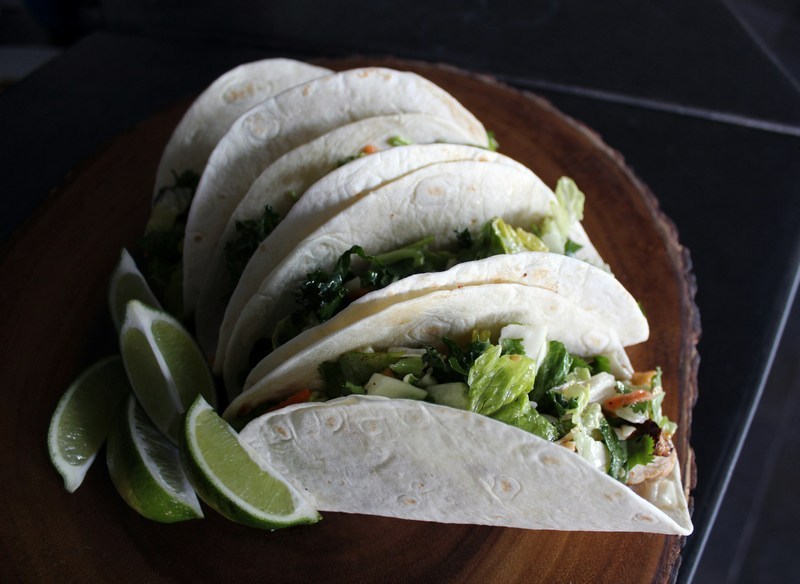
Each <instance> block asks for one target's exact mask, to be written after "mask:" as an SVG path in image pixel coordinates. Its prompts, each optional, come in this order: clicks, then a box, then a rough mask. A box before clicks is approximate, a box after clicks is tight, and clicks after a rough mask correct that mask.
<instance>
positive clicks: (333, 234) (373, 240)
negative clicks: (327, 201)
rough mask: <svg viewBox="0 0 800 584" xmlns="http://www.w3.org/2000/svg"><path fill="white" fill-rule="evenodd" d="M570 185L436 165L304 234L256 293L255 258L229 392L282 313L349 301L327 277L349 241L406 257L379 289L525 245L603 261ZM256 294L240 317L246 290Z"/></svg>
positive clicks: (324, 312)
mask: <svg viewBox="0 0 800 584" xmlns="http://www.w3.org/2000/svg"><path fill="white" fill-rule="evenodd" d="M562 184H563V185H564V186H563V187H562V188H561V189H559V192H560V194H561V195H562V196H561V200H559V198H557V197H556V196H555V195H554V194H553V192H552V191H551V190H550V189H549V188H548V187H547V186H546V185H545V184H544V183H543V182H542V181H541V180H540V179H539V178H538V177H536V175H534V174H533V173H532V172H530V171H529V170H527V169H520V168H519V167H515V166H510V165H506V164H500V163H497V162H475V161H454V162H444V163H438V164H431V165H428V166H425V167H423V168H420V169H418V170H416V171H413V172H410V173H408V174H406V175H404V176H402V177H401V178H399V179H397V180H395V181H392V182H390V183H388V184H386V185H384V186H382V187H380V188H378V189H375V190H374V191H372V192H370V193H369V194H368V195H367V196H364V197H363V198H361V199H359V200H358V201H356V202H354V203H352V204H351V205H350V206H349V207H347V208H345V209H344V210H342V211H340V212H339V213H338V214H337V215H335V216H334V217H333V218H331V219H330V220H328V221H327V222H326V223H324V224H323V225H322V226H320V227H319V228H317V229H316V230H314V231H313V232H312V233H310V234H309V235H307V236H305V238H304V239H303V240H302V241H301V242H299V243H297V244H296V246H295V247H294V249H293V250H292V251H291V253H289V254H288V255H286V256H285V257H284V258H283V259H282V260H281V261H280V263H279V264H277V265H275V264H274V263H273V265H275V267H274V268H273V269H272V270H271V271H269V273H268V275H267V276H266V277H265V278H264V279H263V280H262V281H261V282H260V283H259V284H258V289H257V290H256V292H255V293H254V294H253V293H251V292H250V290H251V289H252V288H249V289H248V288H245V286H247V285H248V283H249V282H251V281H254V279H253V278H251V277H250V275H249V273H250V272H251V271H253V270H258V269H259V268H258V263H257V262H258V261H261V260H257V258H256V257H255V256H254V257H253V258H252V259H251V261H250V263H249V264H248V266H247V268H246V269H245V272H244V274H243V275H242V278H241V279H240V282H239V285H238V286H237V289H236V290H235V291H234V294H233V296H232V298H231V301H230V303H229V305H228V309H227V312H226V315H225V319H224V321H223V325H222V327H221V329H220V338H219V344H218V347H217V358H216V360H215V364H214V366H215V370H217V371H219V370H222V371H223V374H224V379H225V384H226V387H227V388H228V391H229V395H235V394H236V393H237V390H238V388H239V387H241V378H240V377H241V372H242V371H244V370H245V369H246V368H247V364H248V361H249V360H250V358H251V357H250V356H251V353H252V351H253V348H254V346H255V345H256V343H257V342H258V341H259V339H263V338H271V337H273V336H274V333H275V332H276V326H277V325H278V323H279V321H280V320H281V319H282V318H283V317H285V316H286V315H289V314H293V312H294V311H295V310H296V309H297V308H298V306H297V304H296V299H297V298H298V297H299V296H306V297H307V298H306V300H307V302H305V306H303V305H301V306H300V307H299V308H301V309H305V310H304V312H305V313H306V314H309V315H311V313H312V312H314V313H317V314H318V316H320V317H321V319H325V318H329V317H330V316H331V313H332V312H335V311H336V310H337V307H338V306H342V305H343V303H342V302H341V300H343V299H342V298H340V296H341V293H342V292H343V290H342V288H341V286H340V287H338V288H337V290H336V291H335V294H334V298H333V300H334V302H333V304H334V306H331V305H330V304H331V303H330V302H328V299H327V297H328V296H330V295H331V293H332V291H331V290H330V285H329V284H328V283H327V280H331V279H333V280H334V281H335V280H337V279H338V280H340V281H341V280H342V279H343V278H344V276H346V275H347V271H348V270H347V269H346V268H347V267H348V266H349V262H350V259H349V256H348V254H349V253H350V251H349V250H351V246H358V247H357V248H356V249H355V250H354V251H355V252H356V254H357V255H360V256H362V257H364V256H366V255H367V254H369V255H370V256H371V257H372V258H375V259H376V263H378V264H381V265H385V264H391V263H392V261H393V259H392V258H394V259H397V260H403V261H401V262H399V265H400V266H402V267H404V268H405V270H396V269H394V267H390V268H388V271H387V270H384V271H383V272H382V273H381V276H380V277H379V278H376V279H375V280H376V281H375V282H373V284H374V285H373V286H370V287H371V288H376V287H383V286H385V285H386V284H388V283H390V280H392V279H399V278H402V277H404V276H405V275H409V274H410V273H414V272H415V271H416V272H422V271H441V270H442V269H445V268H446V267H449V264H450V263H452V262H458V261H466V260H470V259H478V258H479V257H485V256H487V255H493V254H497V253H509V252H513V251H522V250H526V249H527V250H534V251H537V250H548V249H549V250H551V251H558V252H560V253H565V252H568V251H569V252H570V253H572V252H573V251H574V253H575V255H576V257H579V258H581V259H586V260H588V261H591V262H594V263H597V264H602V259H601V258H600V256H599V255H598V254H597V252H596V250H595V249H594V247H593V246H592V244H591V242H590V241H589V238H588V237H587V236H586V233H585V232H584V231H583V229H582V227H581V226H580V223H579V219H580V218H581V217H582V202H583V195H582V193H580V192H579V191H578V190H577V188H574V183H571V182H565V183H562ZM290 215H291V214H290ZM291 225H292V224H290V223H289V221H288V217H287V220H286V221H284V222H283V223H282V224H281V225H280V226H279V228H278V229H276V230H275V231H274V232H273V234H272V235H271V236H270V237H269V238H267V239H266V240H265V241H264V243H263V244H262V246H263V247H264V249H265V251H266V252H268V250H269V249H270V244H271V241H276V242H277V241H280V238H281V237H283V236H284V234H285V233H287V232H290V231H291V229H292V228H291ZM532 231H536V232H538V233H539V234H540V235H541V238H540V237H539V236H537V235H536V234H534V233H532ZM459 248H461V249H459ZM440 250H441V251H442V252H444V253H438V252H439V251H440ZM266 255H268V253H267V254H262V255H261V257H262V258H264V257H265V256H266ZM343 256H344V257H343ZM406 258H410V259H411V261H405V260H406ZM356 259H359V258H356ZM266 261H268V262H269V261H270V260H269V259H266ZM315 270H318V271H316V272H315ZM265 271H266V270H264V271H260V273H264V272H265ZM378 280H379V281H378ZM368 289H369V288H368ZM243 290H246V294H243V293H242V291H243ZM317 292H319V293H317ZM248 295H249V296H250V298H249V299H248V300H247V301H246V304H244V307H243V308H241V309H240V310H241V312H240V313H239V314H238V315H237V313H236V310H237V309H239V307H240V306H242V304H241V298H242V297H245V298H246V297H247V296H248ZM336 295H338V296H336ZM313 324H314V323H313V322H308V323H306V324H305V325H301V326H300V328H301V329H302V328H307V327H308V326H313ZM284 328H286V327H284ZM292 328H296V327H292Z"/></svg>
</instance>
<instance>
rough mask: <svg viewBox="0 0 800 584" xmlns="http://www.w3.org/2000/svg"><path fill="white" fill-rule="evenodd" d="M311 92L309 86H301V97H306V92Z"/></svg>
mask: <svg viewBox="0 0 800 584" xmlns="http://www.w3.org/2000/svg"><path fill="white" fill-rule="evenodd" d="M309 93H311V87H309V86H308V85H304V86H303V97H308V94H309Z"/></svg>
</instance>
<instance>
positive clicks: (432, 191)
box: [428, 185, 444, 195]
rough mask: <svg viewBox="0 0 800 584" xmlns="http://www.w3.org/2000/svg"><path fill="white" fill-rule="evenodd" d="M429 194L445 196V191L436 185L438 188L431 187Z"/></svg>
mask: <svg viewBox="0 0 800 584" xmlns="http://www.w3.org/2000/svg"><path fill="white" fill-rule="evenodd" d="M428 194H429V195H443V194H444V189H443V188H442V187H440V186H439V185H436V186H433V187H430V188H429V189H428Z"/></svg>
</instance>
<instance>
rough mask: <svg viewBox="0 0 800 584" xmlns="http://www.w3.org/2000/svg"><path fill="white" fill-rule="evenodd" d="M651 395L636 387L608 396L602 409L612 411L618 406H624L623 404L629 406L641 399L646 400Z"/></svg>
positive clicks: (651, 395)
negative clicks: (632, 389)
mask: <svg viewBox="0 0 800 584" xmlns="http://www.w3.org/2000/svg"><path fill="white" fill-rule="evenodd" d="M651 397H653V394H652V393H650V392H649V391H647V390H644V389H637V390H635V391H632V392H630V393H623V394H620V395H615V396H613V397H610V398H608V399H607V400H605V401H604V402H603V409H604V410H607V411H609V412H614V411H616V410H618V409H619V408H624V407H625V406H630V405H633V404H635V403H639V402H641V401H647V400H649V399H650V398H651Z"/></svg>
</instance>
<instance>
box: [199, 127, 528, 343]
mask: <svg viewBox="0 0 800 584" xmlns="http://www.w3.org/2000/svg"><path fill="white" fill-rule="evenodd" d="M470 139H471V136H470V135H469V134H468V133H467V132H466V131H465V130H464V129H463V128H462V127H460V126H458V125H456V124H455V123H453V122H452V121H450V120H448V119H444V118H438V117H435V116H431V115H427V114H394V115H389V116H376V117H372V118H367V119H364V120H359V121H357V122H353V123H351V124H346V125H344V126H341V127H339V128H336V129H335V130H332V131H330V132H328V133H326V134H323V135H322V136H320V137H319V138H316V139H315V140H312V141H310V142H308V143H306V144H303V145H301V146H298V147H297V148H294V149H293V150H290V151H289V152H287V153H286V154H284V155H283V156H281V157H280V158H278V159H277V160H276V161H275V162H273V163H272V164H270V165H269V166H268V167H267V168H266V169H265V170H264V172H263V173H262V174H261V175H260V176H259V177H258V178H257V179H256V181H255V182H254V183H253V185H252V186H251V187H250V189H249V190H248V192H247V194H246V195H245V196H244V198H243V199H242V200H241V202H240V203H239V205H238V206H237V207H236V210H235V211H234V213H233V215H232V216H231V217H230V219H229V220H228V224H227V226H226V227H225V229H224V231H223V232H222V234H221V236H220V237H219V240H218V241H217V242H216V243H215V244H214V246H213V252H212V254H211V257H210V258H209V260H208V266H207V267H206V274H205V283H204V284H203V286H202V289H201V293H200V296H199V300H198V303H197V307H196V309H195V323H196V327H197V336H198V340H199V341H200V343H201V345H202V346H203V347H204V349H205V350H206V352H207V353H208V354H209V355H213V354H214V350H215V348H216V342H217V334H218V332H219V327H220V325H221V323H222V318H223V315H224V312H225V304H226V302H227V300H228V298H229V296H230V294H231V293H232V291H233V289H234V287H235V286H236V283H237V282H238V280H239V277H240V276H241V274H242V272H243V270H244V267H245V265H246V264H247V261H248V260H249V259H250V256H251V255H252V254H253V253H254V252H255V251H256V249H257V248H258V245H259V244H260V243H261V241H262V240H263V238H264V237H266V235H268V234H269V233H270V232H271V230H272V229H274V228H275V226H277V224H278V223H279V222H280V221H281V220H282V219H283V218H284V217H286V214H287V213H288V212H289V210H290V209H291V208H292V206H293V205H295V204H296V203H299V201H301V200H303V201H304V203H303V205H302V206H301V207H300V209H299V210H298V211H297V212H296V213H294V214H293V217H294V219H295V221H294V227H293V229H292V230H291V231H290V234H291V235H295V234H297V233H302V231H297V227H298V223H300V221H297V220H298V219H299V217H298V215H302V216H303V219H302V220H301V221H302V226H303V227H304V228H308V226H309V225H311V224H313V223H314V222H319V221H320V218H326V217H329V216H330V215H332V214H333V213H334V212H335V210H336V209H339V208H343V207H344V206H345V204H346V203H347V201H348V200H350V198H351V197H354V196H356V194H357V193H354V192H353V191H352V190H351V189H346V190H345V189H343V185H342V183H344V182H347V183H348V184H356V183H358V181H359V180H365V179H367V180H368V181H369V182H367V183H366V184H365V185H363V186H362V188H361V189H359V192H361V191H364V190H366V189H367V188H368V187H370V186H371V187H374V186H378V185H379V184H381V183H382V182H387V181H388V180H391V179H392V178H396V177H397V176H400V175H401V174H404V173H406V172H409V171H410V170H412V169H414V168H416V167H417V166H419V165H421V164H423V161H425V163H428V164H430V163H433V162H437V161H441V160H451V159H454V158H456V159H461V158H470V159H471V158H478V159H492V160H495V159H497V158H498V157H499V155H490V154H487V153H486V152H485V150H484V149H480V148H476V147H461V148H458V147H448V146H447V144H460V143H466V142H468V141H469V140H470ZM412 144H413V145H423V144H425V145H427V144H430V145H431V148H428V149H425V148H419V147H415V148H410V149H407V150H405V151H404V152H403V153H401V154H398V155H393V156H378V154H380V153H381V152H384V151H385V150H387V149H392V148H395V147H399V146H407V145H412ZM418 151H419V152H425V155H424V156H421V155H419V154H418ZM362 158H368V159H369V161H370V162H369V163H367V164H348V162H353V161H356V160H360V159H362ZM504 160H508V159H506V158H504ZM513 164H515V165H516V164H517V163H513ZM337 169H338V172H337ZM323 177H324V180H322V179H323ZM359 177H365V179H359ZM318 180H319V181H320V184H318V185H315V187H314V188H313V189H311V191H310V192H309V197H308V198H312V197H313V198H315V199H316V198H318V199H319V200H314V201H307V202H306V201H305V200H304V199H305V198H306V197H305V196H304V193H305V192H306V191H307V190H309V187H310V186H311V185H312V184H314V183H315V182H316V181H318ZM309 209H313V211H309ZM312 214H313V217H312ZM288 239H289V238H283V239H282V240H281V242H282V243H285V242H286V241H288ZM294 240H295V241H299V240H297V238H294ZM283 249H284V250H287V249H291V247H287V245H283ZM284 253H286V252H285V251H284V252H281V251H279V250H278V249H277V246H276V245H275V244H274V240H273V244H271V245H270V247H269V248H268V256H269V258H270V259H271V260H275V259H280V257H282V254H284Z"/></svg>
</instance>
